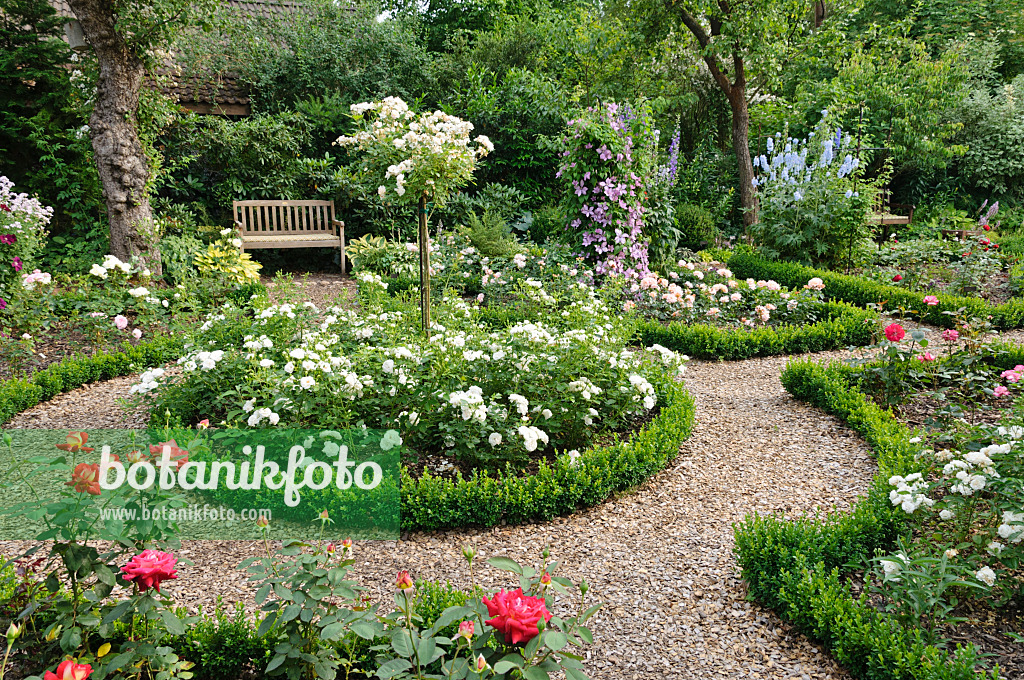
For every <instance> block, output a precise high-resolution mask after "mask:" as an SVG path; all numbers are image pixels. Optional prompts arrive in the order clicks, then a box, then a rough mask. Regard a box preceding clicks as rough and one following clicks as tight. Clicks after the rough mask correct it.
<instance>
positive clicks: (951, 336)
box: [942, 328, 960, 342]
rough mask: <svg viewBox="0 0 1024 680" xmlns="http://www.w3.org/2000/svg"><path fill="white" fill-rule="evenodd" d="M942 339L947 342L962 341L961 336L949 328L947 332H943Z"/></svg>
mask: <svg viewBox="0 0 1024 680" xmlns="http://www.w3.org/2000/svg"><path fill="white" fill-rule="evenodd" d="M942 339H943V340H945V341H946V342H956V341H957V340H959V339H960V334H959V333H957V332H956V331H954V330H953V329H951V328H947V329H946V330H944V331H942Z"/></svg>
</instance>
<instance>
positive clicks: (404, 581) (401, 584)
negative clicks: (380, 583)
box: [395, 569, 413, 590]
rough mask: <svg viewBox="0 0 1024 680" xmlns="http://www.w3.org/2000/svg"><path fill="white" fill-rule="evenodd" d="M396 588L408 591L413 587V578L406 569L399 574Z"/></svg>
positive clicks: (396, 579)
mask: <svg viewBox="0 0 1024 680" xmlns="http://www.w3.org/2000/svg"><path fill="white" fill-rule="evenodd" d="M395 587H396V588H398V589H399V590H408V589H409V588H412V587H413V582H412V577H411V576H409V572H407V571H405V570H404V569H403V570H402V571H400V572H398V576H397V577H395Z"/></svg>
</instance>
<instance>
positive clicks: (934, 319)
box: [729, 253, 1024, 329]
mask: <svg viewBox="0 0 1024 680" xmlns="http://www.w3.org/2000/svg"><path fill="white" fill-rule="evenodd" d="M729 269H731V270H732V272H733V274H734V275H735V276H736V277H738V278H754V279H774V280H776V281H778V282H779V283H781V284H782V285H783V286H785V287H787V288H800V287H803V286H804V285H805V284H806V283H807V282H808V281H809V280H810V279H812V278H814V277H818V278H820V279H821V280H822V281H824V283H825V291H824V292H825V296H826V297H827V298H828V299H830V300H841V301H843V302H849V303H850V304H854V305H857V306H858V307H866V306H867V305H869V304H881V305H884V309H886V310H887V311H896V310H902V311H903V312H904V314H906V315H907V316H909V317H911V318H915V319H919V320H921V321H924V322H927V323H930V324H934V325H936V326H942V327H945V328H952V327H953V324H954V322H955V320H954V318H953V316H952V315H951V314H945V313H944V312H956V311H958V310H960V309H966V310H967V313H968V314H970V315H972V316H979V317H987V316H990V317H991V322H992V325H993V326H995V327H996V328H1000V329H1012V328H1024V299H1021V298H1013V299H1011V300H1010V301H1008V302H1005V303H1003V304H999V305H995V304H991V303H989V302H987V301H985V300H982V299H980V298H971V297H962V296H959V295H947V294H946V293H938V292H936V293H930V294H931V295H935V297H937V298H938V300H939V304H937V305H926V304H925V303H924V297H925V296H926V295H929V293H915V292H913V291H910V290H906V289H904V288H899V287H897V286H890V285H886V284H884V283H878V282H875V281H868V280H866V279H862V278H860V277H858V276H848V275H845V274H837V273H835V272H830V271H825V270H821V269H812V268H810V267H805V266H803V265H799V264H794V263H792V262H773V261H771V260H766V259H765V258H763V257H761V256H759V255H753V254H750V253H736V254H735V255H733V256H732V258H730V259H729Z"/></svg>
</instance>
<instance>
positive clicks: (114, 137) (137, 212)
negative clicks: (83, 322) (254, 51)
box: [68, 0, 214, 272]
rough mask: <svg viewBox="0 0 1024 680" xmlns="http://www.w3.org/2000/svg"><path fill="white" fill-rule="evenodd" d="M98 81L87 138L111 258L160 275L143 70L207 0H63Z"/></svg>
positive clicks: (203, 11) (207, 6) (197, 17)
mask: <svg viewBox="0 0 1024 680" xmlns="http://www.w3.org/2000/svg"><path fill="white" fill-rule="evenodd" d="M68 4H69V5H70V6H71V10H72V11H73V12H74V13H75V16H76V17H77V18H78V21H79V22H80V23H81V25H82V33H83V34H84V36H85V40H86V42H88V43H89V45H90V46H91V47H92V49H93V50H94V51H95V53H96V61H97V64H98V66H99V77H98V79H97V82H96V96H95V99H94V102H93V110H92V115H91V116H90V118H89V134H90V138H91V140H92V148H93V154H94V157H95V159H96V165H97V167H98V169H99V175H100V180H101V181H102V183H103V192H104V198H105V200H106V203H107V212H108V215H109V219H110V250H111V252H112V253H113V254H114V255H116V256H117V257H119V258H121V259H123V260H128V259H129V258H131V257H136V256H137V257H140V258H142V259H143V260H145V261H147V263H148V266H149V267H150V269H152V270H154V271H156V272H159V271H160V250H159V247H158V246H157V233H156V229H155V227H154V223H153V215H152V212H151V210H150V206H149V190H150V186H149V185H150V180H151V178H152V170H151V168H150V163H149V159H148V157H147V154H146V150H145V148H144V145H143V140H142V137H141V136H140V130H139V99H140V92H141V90H142V85H143V81H144V80H145V77H146V73H147V67H148V66H150V65H151V64H152V63H154V60H155V58H156V57H155V56H154V55H156V54H159V53H161V52H163V51H165V50H166V48H167V46H168V45H169V44H170V41H171V40H172V38H173V37H174V35H175V33H176V32H178V31H180V30H181V29H182V28H183V27H185V26H188V25H192V24H194V23H197V22H202V21H204V20H206V19H208V18H209V17H211V16H212V13H213V6H214V3H213V0H199V1H198V2H197V1H194V0H151V1H148V2H147V1H144V0H139V1H136V0H69V2H68Z"/></svg>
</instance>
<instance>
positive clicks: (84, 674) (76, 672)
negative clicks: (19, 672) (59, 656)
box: [43, 659, 92, 680]
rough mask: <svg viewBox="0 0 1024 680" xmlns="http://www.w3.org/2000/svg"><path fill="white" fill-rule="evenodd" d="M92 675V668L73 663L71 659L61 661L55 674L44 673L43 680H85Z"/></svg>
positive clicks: (87, 665) (83, 664)
mask: <svg viewBox="0 0 1024 680" xmlns="http://www.w3.org/2000/svg"><path fill="white" fill-rule="evenodd" d="M91 673H92V666H90V665H89V664H87V663H75V662H74V661H72V660H71V659H67V660H66V661H62V662H61V664H60V665H59V666H57V672H56V673H52V672H50V671H46V675H44V676H43V680H85V679H86V678H88V677H89V675H90V674H91Z"/></svg>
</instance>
